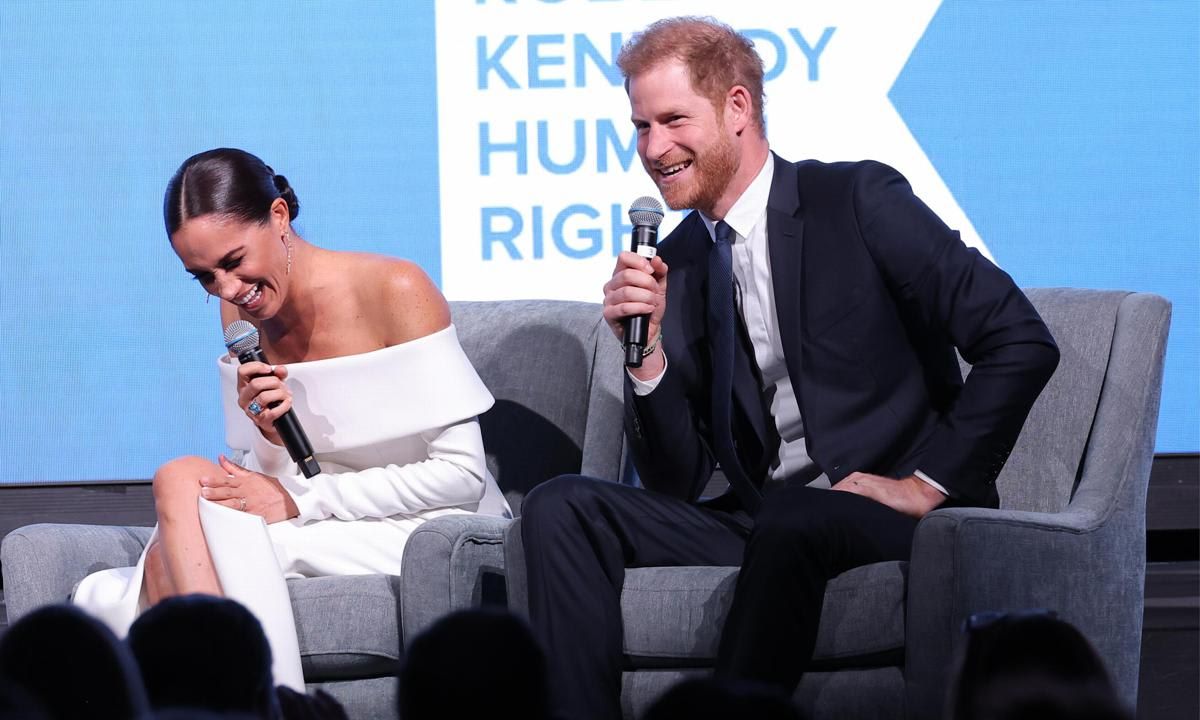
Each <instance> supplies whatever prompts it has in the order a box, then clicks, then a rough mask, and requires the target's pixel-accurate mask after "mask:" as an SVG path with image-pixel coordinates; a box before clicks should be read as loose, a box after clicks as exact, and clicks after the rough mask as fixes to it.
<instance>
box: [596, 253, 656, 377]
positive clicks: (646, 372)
mask: <svg viewBox="0 0 1200 720" xmlns="http://www.w3.org/2000/svg"><path fill="white" fill-rule="evenodd" d="M666 309H667V264H666V263H665V262H663V260H662V258H660V257H657V256H655V257H654V258H653V259H650V260H647V259H646V258H644V257H642V256H641V255H638V254H637V253H634V252H630V251H625V252H622V253H621V254H620V255H618V256H617V266H616V267H615V268H614V269H613V274H612V278H611V279H610V280H609V281H608V282H607V283H605V285H604V319H605V321H606V322H608V326H609V327H610V328H611V329H612V331H613V334H614V335H616V336H617V339H618V340H624V336H625V328H624V327H623V326H622V324H621V321H622V320H624V319H625V318H627V317H633V316H635V315H649V316H650V328H649V332H648V333H647V336H646V342H647V343H653V342H654V341H655V339H656V338H658V334H659V333H660V332H661V327H662V317H663V313H664V312H665V311H666ZM663 367H664V356H663V351H662V344H661V343H659V345H658V347H656V348H655V349H654V352H653V353H652V354H650V355H648V356H647V357H646V359H645V360H644V361H642V366H641V367H640V368H630V369H629V371H630V372H631V373H633V375H634V377H636V378H638V379H640V380H649V379H651V378H654V377H657V376H658V375H660V374H661V373H662V370H663Z"/></svg>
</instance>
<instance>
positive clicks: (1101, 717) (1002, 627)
mask: <svg viewBox="0 0 1200 720" xmlns="http://www.w3.org/2000/svg"><path fill="white" fill-rule="evenodd" d="M966 634H967V636H966V642H965V644H964V647H963V649H962V652H961V653H960V664H959V672H958V677H957V680H956V682H955V683H954V684H953V685H952V686H951V689H950V697H949V711H948V712H947V717H949V718H951V720H1018V719H1020V720H1041V719H1042V718H1046V719H1047V720H1049V719H1050V718H1054V720H1074V719H1078V720H1085V719H1086V720H1124V719H1127V718H1130V715H1129V713H1128V712H1127V711H1126V710H1125V709H1124V708H1123V707H1122V704H1121V701H1120V698H1118V697H1117V694H1116V691H1115V690H1114V689H1113V685H1112V681H1111V680H1110V679H1109V676H1108V672H1107V670H1106V669H1105V667H1104V662H1103V661H1102V660H1101V659H1100V657H1099V656H1098V655H1097V654H1096V651H1095V650H1094V649H1093V648H1092V645H1091V643H1089V642H1088V641H1087V638H1085V637H1084V636H1083V634H1082V633H1080V632H1079V630H1077V629H1076V628H1075V627H1074V626H1073V625H1071V624H1070V623H1067V622H1065V621H1063V620H1059V619H1058V618H1057V617H1056V616H1055V615H1054V613H1052V612H1049V611H1045V610H1028V611H1020V612H1014V613H979V614H976V615H972V616H971V618H970V619H968V620H967V623H966Z"/></svg>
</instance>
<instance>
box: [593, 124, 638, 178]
mask: <svg viewBox="0 0 1200 720" xmlns="http://www.w3.org/2000/svg"><path fill="white" fill-rule="evenodd" d="M626 137H628V138H629V143H628V144H626V145H622V144H621V131H619V130H617V126H616V125H614V124H613V121H612V120H609V119H608V118H600V119H599V120H597V121H596V172H608V151H609V149H610V148H611V149H612V151H613V152H614V153H615V154H616V156H617V162H618V163H620V165H621V169H622V170H629V167H630V166H631V165H632V164H633V156H634V154H635V153H636V152H637V131H636V130H634V129H633V128H629V129H628V130H627V131H626Z"/></svg>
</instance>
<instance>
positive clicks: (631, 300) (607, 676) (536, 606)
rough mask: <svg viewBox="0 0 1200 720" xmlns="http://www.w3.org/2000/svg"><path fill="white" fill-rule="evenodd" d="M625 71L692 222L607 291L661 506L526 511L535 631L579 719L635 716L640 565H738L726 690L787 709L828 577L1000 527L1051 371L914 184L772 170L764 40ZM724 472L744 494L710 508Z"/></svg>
mask: <svg viewBox="0 0 1200 720" xmlns="http://www.w3.org/2000/svg"><path fill="white" fill-rule="evenodd" d="M618 64H619V65H620V67H621V70H622V72H623V73H624V75H625V78H626V87H627V89H628V93H629V102H630V106H631V109H632V116H631V117H632V120H633V123H634V125H635V126H636V128H637V131H638V154H639V156H640V157H641V160H642V164H643V166H644V167H645V169H646V172H647V173H648V174H649V175H650V177H651V178H652V179H653V180H654V182H655V183H656V184H657V185H658V188H659V190H660V192H661V193H662V195H663V198H664V199H665V200H666V202H667V204H668V205H669V206H671V207H672V208H675V209H683V208H691V209H694V210H695V211H696V212H693V213H691V214H690V215H688V217H687V218H685V219H684V221H683V222H682V223H680V225H679V227H678V228H677V229H676V230H675V231H674V232H672V233H671V234H670V235H669V236H668V237H667V238H666V239H664V240H663V242H662V243H661V244H660V246H659V255H658V257H655V258H653V259H652V260H647V259H646V258H643V257H641V256H639V255H636V254H634V253H629V252H626V253H622V254H621V255H620V256H619V258H618V260H617V265H616V269H615V270H614V272H613V275H612V278H611V279H610V280H609V281H608V283H607V284H606V285H605V287H604V317H605V319H606V320H607V321H608V323H609V325H610V326H611V327H612V329H613V332H614V333H616V334H617V335H618V337H620V335H621V332H622V330H621V320H622V319H624V318H626V317H629V316H631V315H649V316H650V332H649V337H650V338H651V342H650V344H649V345H648V346H647V350H646V356H645V358H644V360H643V363H642V366H641V367H640V368H637V369H632V370H629V371H628V378H627V382H626V393H625V395H626V402H625V431H626V437H627V439H628V441H629V443H630V448H631V450H632V453H633V459H634V463H635V465H636V467H637V470H638V473H639V475H640V477H641V481H642V484H643V485H644V487H645V490H642V489H637V488H633V487H629V486H624V485H617V484H613V483H603V482H597V481H595V480H591V479H589V478H582V477H577V476H570V477H562V478H556V479H554V480H552V481H551V482H549V483H546V484H544V485H542V486H541V487H539V488H538V489H537V490H535V491H534V492H533V493H531V494H530V496H529V498H528V499H527V500H526V502H525V505H524V514H523V520H522V523H523V525H522V539H523V542H524V547H525V552H526V558H527V563H528V578H529V611H530V617H531V621H532V623H533V626H534V629H535V632H536V633H537V634H538V636H539V638H540V640H541V641H542V642H543V643H544V644H545V645H546V648H547V650H548V653H549V657H550V667H551V668H552V669H553V672H554V673H555V678H554V682H553V683H552V686H553V687H554V688H556V690H558V691H559V692H560V695H559V697H558V698H557V701H558V702H559V704H560V709H561V712H562V713H563V716H565V717H571V718H617V717H620V714H621V713H620V704H619V695H620V687H621V685H620V683H621V665H622V626H621V607H620V592H621V587H622V583H623V579H624V571H625V568H627V567H638V566H664V565H740V566H741V571H740V573H739V575H738V581H737V587H736V591H735V595H734V601H733V605H732V607H731V609H730V611H729V614H728V616H727V618H726V621H725V627H724V632H723V635H722V639H721V643H720V648H719V651H718V658H717V669H718V672H719V673H722V674H724V675H726V676H729V677H731V678H734V679H745V680H754V681H759V682H765V683H769V684H772V685H775V686H777V687H778V688H780V689H781V690H782V691H785V692H791V691H792V689H794V687H795V685H796V683H797V682H798V681H799V679H800V677H801V675H802V674H803V672H804V670H805V668H806V666H807V664H808V662H809V660H810V659H811V656H812V651H813V647H814V644H815V642H816V633H817V627H818V624H819V621H820V613H821V605H822V601H823V599H824V593H825V585H826V583H827V581H828V580H829V579H830V578H832V577H834V576H836V575H838V574H839V573H842V572H844V571H846V570H848V569H850V568H853V567H857V566H860V565H864V564H868V563H872V562H879V561H885V560H903V559H907V557H908V555H909V552H910V550H911V545H912V536H913V532H914V530H915V528H916V524H917V522H918V521H919V520H920V518H921V517H923V516H924V515H925V514H926V513H928V512H930V511H931V510H933V509H935V508H937V507H939V506H942V505H947V504H959V505H980V506H993V507H994V506H996V505H997V504H998V497H997V495H996V489H995V479H996V476H997V475H998V474H999V472H1000V469H1001V468H1002V467H1003V464H1004V461H1005V459H1006V458H1007V456H1008V454H1009V452H1010V451H1011V449H1012V446H1013V444H1014V443H1015V442H1016V439H1017V436H1018V434H1019V433H1020V430H1021V426H1022V424H1023V423H1024V421H1025V417H1026V415H1027V414H1028V412H1029V409H1030V407H1031V406H1032V405H1033V402H1034V400H1035V399H1036V398H1037V396H1038V394H1039V393H1040V392H1041V389H1042V387H1043V386H1044V385H1045V383H1046V381H1047V380H1048V379H1049V377H1050V375H1051V374H1052V373H1053V371H1054V368H1055V366H1056V365H1057V362H1058V350H1057V348H1056V346H1055V344H1054V340H1053V338H1051V336H1050V333H1049V332H1048V331H1047V329H1046V327H1045V325H1044V324H1043V322H1042V320H1041V318H1040V317H1039V316H1038V314H1037V312H1036V311H1035V310H1034V309H1033V307H1032V305H1030V303H1029V302H1028V300H1027V299H1026V298H1025V296H1024V295H1023V294H1022V293H1021V291H1020V290H1019V289H1018V288H1017V287H1016V285H1015V284H1014V283H1013V281H1012V279H1011V278H1010V277H1009V276H1008V275H1006V274H1005V273H1004V272H1003V271H1001V270H1000V269H999V268H997V267H996V266H995V265H993V264H992V263H991V262H989V261H988V260H986V259H985V258H983V257H982V256H981V255H979V253H978V252H976V251H974V250H971V249H968V248H967V246H966V245H964V244H963V243H962V241H961V240H960V239H959V237H958V234H957V233H956V232H954V231H952V230H950V229H949V228H948V227H946V225H945V224H944V223H942V221H941V220H939V219H938V218H937V216H935V215H934V214H933V213H932V212H931V211H930V210H929V209H928V208H927V207H926V206H925V205H924V204H923V203H922V202H921V201H920V200H918V199H917V198H916V197H915V196H914V195H913V193H912V190H911V188H910V187H909V185H908V183H907V182H906V181H905V180H904V178H903V177H902V176H901V175H900V174H899V173H897V172H896V171H895V170H892V169H891V168H889V167H886V166H884V165H881V164H879V163H874V162H860V163H833V164H825V163H819V162H816V161H804V162H799V163H792V162H788V161H786V160H784V159H782V158H780V157H779V156H777V155H775V154H774V153H772V152H771V151H770V148H769V145H768V142H767V138H766V128H765V124H764V120H763V67H762V61H761V60H760V59H759V57H758V55H757V54H756V53H755V52H754V49H753V46H752V44H751V43H750V41H748V40H747V39H746V38H744V37H742V36H741V35H739V34H738V33H736V32H734V31H733V30H732V29H730V28H729V27H727V26H725V25H722V24H720V23H718V22H716V21H713V20H710V19H696V18H676V19H669V20H662V21H659V22H657V23H655V24H653V25H651V26H650V27H649V28H648V29H647V30H646V31H645V32H643V33H641V34H639V35H638V36H635V37H634V38H633V39H632V40H631V41H630V43H629V44H628V45H626V47H625V48H624V49H623V50H622V52H621V55H620V57H619V59H618ZM776 122H785V120H782V119H778V120H776ZM668 278H669V283H668ZM956 349H957V350H958V351H959V352H960V353H961V354H962V356H963V357H964V358H966V359H967V360H968V361H969V362H970V363H972V365H973V370H972V372H971V374H970V376H969V379H968V380H967V381H966V382H965V383H964V382H963V379H962V376H961V374H960V373H959V367H958V362H957V359H956V356H955V350H956ZM718 466H719V467H720V469H721V470H722V471H723V473H724V475H725V477H726V478H727V479H728V481H729V492H727V493H726V494H724V495H722V496H720V497H718V498H714V499H711V500H702V499H701V497H700V496H701V493H702V491H703V490H704V488H705V486H706V484H707V483H708V481H709V480H710V478H711V476H712V474H713V471H714V468H716V467H718ZM831 486H832V487H831Z"/></svg>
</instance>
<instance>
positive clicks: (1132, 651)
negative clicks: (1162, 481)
mask: <svg viewBox="0 0 1200 720" xmlns="http://www.w3.org/2000/svg"><path fill="white" fill-rule="evenodd" d="M1028 295H1029V297H1030V299H1031V300H1032V301H1033V303H1034V305H1035V306H1036V307H1037V308H1038V311H1039V312H1040V313H1041V315H1042V317H1043V318H1044V319H1045V321H1046V323H1047V324H1048V325H1049V326H1050V329H1051V332H1052V333H1053V334H1054V337H1055V338H1056V340H1057V341H1058V344H1059V348H1060V350H1061V353H1062V359H1061V361H1060V364H1059V367H1058V370H1057V372H1056V373H1055V375H1054V377H1053V378H1052V379H1051V380H1050V383H1049V385H1048V386H1047V387H1046V389H1045V391H1044V392H1043V393H1042V395H1041V397H1040V398H1039V400H1038V401H1037V404H1036V405H1035V406H1034V408H1033V411H1032V412H1031V414H1030V416H1029V419H1028V421H1027V422H1026V425H1025V428H1024V431H1023V432H1022V434H1021V436H1020V439H1019V441H1018V442H1017V445H1016V447H1015V449H1014V451H1013V453H1012V455H1011V456H1010V458H1009V460H1008V462H1007V464H1006V465H1005V468H1004V471H1003V473H1002V474H1001V475H1000V478H999V480H998V486H999V490H1000V497H1001V509H999V510H986V509H975V508H956V509H946V510H937V511H935V512H933V513H930V514H929V515H928V516H927V517H926V518H924V519H923V520H922V522H921V523H920V524H919V526H918V528H917V531H916V539H915V544H914V547H913V553H912V557H911V559H910V560H909V561H908V562H889V563H879V564H875V565H868V566H865V567H860V568H856V569H854V570H851V571H849V572H846V573H844V574H842V575H840V576H838V577H837V578H835V579H834V580H833V581H832V582H831V583H830V584H829V586H828V589H827V592H826V596H825V605H824V609H823V612H822V617H821V626H820V630H819V636H818V639H817V647H816V652H815V657H814V665H813V668H812V671H811V672H808V673H807V674H806V675H805V676H804V678H803V680H802V681H801V683H800V686H799V687H798V688H797V690H796V696H795V697H796V700H797V702H798V703H799V705H800V706H801V707H802V708H803V709H804V710H805V711H806V712H807V714H808V716H809V717H814V718H824V717H854V718H900V717H915V718H935V717H939V716H940V715H941V711H942V706H943V703H944V697H945V693H946V688H947V685H948V683H949V680H950V677H951V674H952V668H951V665H952V658H953V653H954V650H955V647H956V643H957V641H958V639H959V637H960V634H961V633H960V628H961V626H962V623H963V620H964V619H965V618H966V617H967V616H969V615H970V614H972V613H975V612H979V611H985V610H1009V609H1021V608H1030V607H1044V608H1053V609H1054V610H1056V611H1058V612H1059V614H1060V616H1061V617H1063V618H1064V619H1065V620H1067V621H1069V622H1071V623H1074V624H1075V625H1076V626H1077V627H1079V628H1080V629H1081V630H1082V631H1083V633H1084V634H1085V635H1086V636H1087V637H1088V638H1089V639H1090V640H1091V641H1092V643H1093V644H1094V645H1095V646H1096V648H1097V650H1098V651H1099V653H1100V654H1101V656H1102V657H1103V658H1104V659H1105V661H1106V662H1107V664H1108V667H1109V669H1110V671H1111V672H1112V674H1113V677H1114V679H1115V682H1116V685H1117V688H1118V690H1119V691H1120V693H1121V695H1122V697H1124V698H1125V700H1126V701H1127V702H1128V704H1129V705H1130V707H1133V705H1134V703H1135V700H1136V694H1137V677H1138V664H1139V663H1138V660H1139V650H1140V640H1141V625H1142V606H1143V579H1144V571H1145V499H1146V485H1147V481H1148V479H1149V473H1150V462H1151V459H1152V457H1153V450H1154V437H1155V427H1156V424H1157V418H1158V405H1159V394H1160V391H1161V385H1162V367H1163V353H1164V350H1165V345H1166V339H1167V328H1168V324H1169V320H1170V306H1169V304H1168V303H1167V302H1166V301H1165V300H1164V299H1162V298H1160V297H1158V296H1155V295H1148V294H1140V293H1139V294H1131V293H1125V292H1100V291H1089V290H1069V289H1039V290H1029V291H1028ZM964 369H965V368H964ZM505 553H506V556H507V569H508V580H509V601H510V603H511V605H512V606H513V607H515V608H518V609H521V608H523V607H524V603H525V596H524V563H523V557H522V554H521V547H520V532H519V521H518V522H517V523H514V524H513V526H511V527H510V529H509V531H508V533H507V538H506V543H505ZM736 574H737V568H727V567H679V568H637V569H630V570H628V571H627V573H626V577H625V585H624V591H623V593H622V598H621V604H622V609H623V615H624V623H625V626H624V633H625V653H626V659H627V667H628V671H627V672H626V673H625V677H624V684H623V685H624V686H623V698H622V700H623V705H624V708H625V716H626V717H629V718H633V717H640V716H641V715H642V714H643V712H644V711H645V708H646V707H647V706H648V705H649V704H650V703H651V702H652V701H653V700H654V699H655V698H656V697H657V696H658V694H659V693H661V692H662V691H663V690H664V689H666V688H667V687H669V686H670V685H671V684H672V683H674V682H676V681H677V680H678V679H680V678H681V677H682V676H684V675H686V674H688V673H694V672H699V671H702V669H704V668H710V667H711V666H712V665H713V662H714V660H715V656H716V649H717V641H718V638H719V637H720V632H721V627H722V625H723V622H724V618H725V614H726V612H727V610H728V608H729V604H730V601H731V597H732V593H733V587H734V581H735V579H736Z"/></svg>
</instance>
